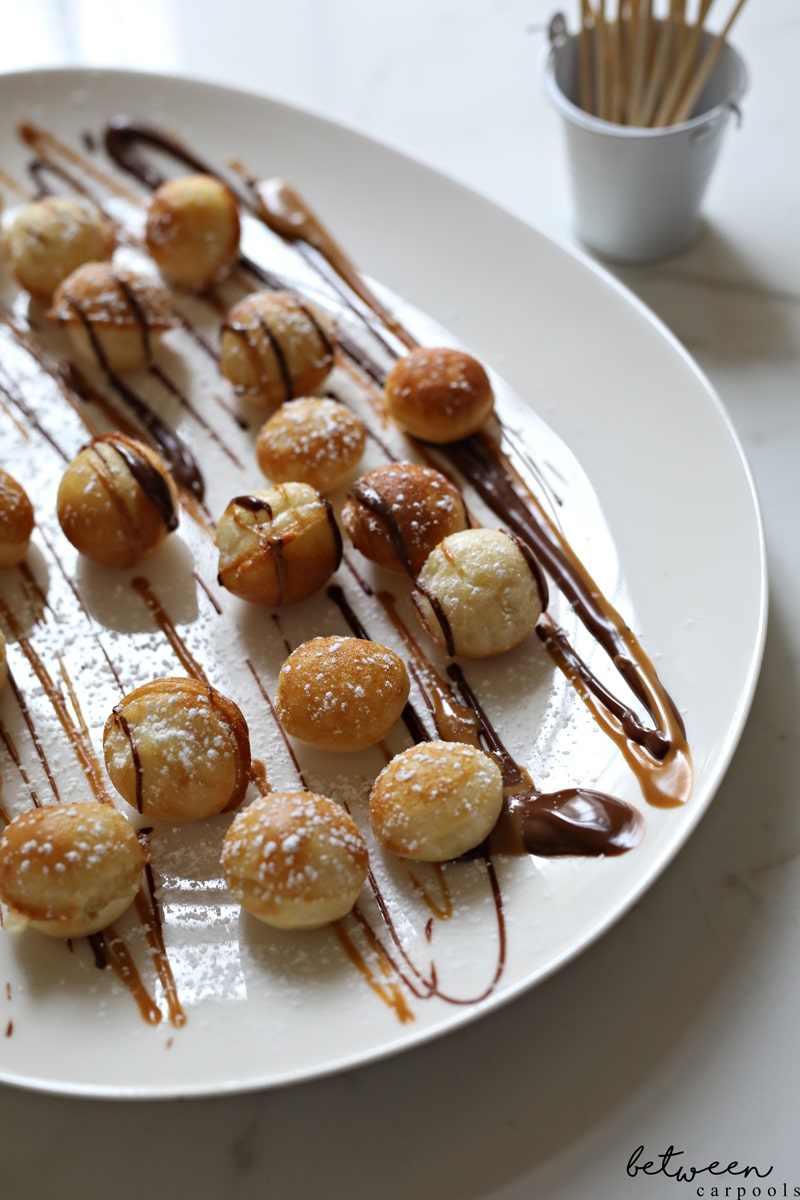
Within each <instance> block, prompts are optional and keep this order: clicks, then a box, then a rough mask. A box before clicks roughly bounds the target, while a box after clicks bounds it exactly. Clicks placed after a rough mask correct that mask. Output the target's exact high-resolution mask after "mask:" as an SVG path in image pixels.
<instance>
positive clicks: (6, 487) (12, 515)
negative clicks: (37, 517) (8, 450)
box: [0, 467, 34, 568]
mask: <svg viewBox="0 0 800 1200" xmlns="http://www.w3.org/2000/svg"><path fill="white" fill-rule="evenodd" d="M33 526H34V513H33V505H32V504H31V502H30V500H29V498H28V493H27V492H26V491H25V489H24V487H23V486H22V484H21V483H18V482H17V480H16V479H15V478H14V477H13V475H9V473H8V471H4V470H3V468H2V467H0V568H2V567H15V566H17V565H18V564H19V563H21V562H22V561H23V559H24V558H25V555H26V554H27V553H28V546H29V545H30V540H31V534H32V533H33Z"/></svg>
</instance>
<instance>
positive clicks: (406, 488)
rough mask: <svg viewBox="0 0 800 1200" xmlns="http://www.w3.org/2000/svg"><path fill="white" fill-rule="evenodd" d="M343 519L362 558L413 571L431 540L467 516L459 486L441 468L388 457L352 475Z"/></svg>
mask: <svg viewBox="0 0 800 1200" xmlns="http://www.w3.org/2000/svg"><path fill="white" fill-rule="evenodd" d="M342 524H343V525H344V527H345V530H346V532H347V534H348V536H349V538H350V540H351V541H352V543H353V545H354V546H355V547H356V549H357V550H360V551H361V553H362V554H363V555H364V557H365V558H368V559H370V560H371V561H372V562H375V563H378V565H379V566H381V567H387V568H388V569H389V570H390V571H406V572H407V573H408V574H409V575H416V574H418V572H419V571H420V570H421V569H422V564H423V563H424V562H425V559H426V558H427V557H428V555H429V554H430V552H431V550H433V548H434V546H436V545H438V544H439V542H440V541H441V540H442V538H445V537H447V536H448V534H451V533H457V532H458V531H459V530H461V529H466V528H467V526H468V525H469V520H468V518H467V510H466V508H465V507H464V501H463V500H462V498H461V494H460V492H459V491H458V488H456V487H455V485H454V484H452V483H451V482H450V480H449V479H446V478H445V476H444V475H442V474H440V473H439V471H434V470H433V468H431V467H420V466H417V464H416V463H388V464H387V465H386V466H382V467H376V468H375V469H374V470H373V471H368V472H367V474H366V475H363V476H362V477H361V479H358V480H356V482H355V483H354V484H353V486H352V487H351V488H350V490H349V493H348V499H347V500H346V502H345V505H344V508H343V509H342Z"/></svg>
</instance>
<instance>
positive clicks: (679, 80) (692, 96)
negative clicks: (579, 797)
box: [578, 0, 745, 129]
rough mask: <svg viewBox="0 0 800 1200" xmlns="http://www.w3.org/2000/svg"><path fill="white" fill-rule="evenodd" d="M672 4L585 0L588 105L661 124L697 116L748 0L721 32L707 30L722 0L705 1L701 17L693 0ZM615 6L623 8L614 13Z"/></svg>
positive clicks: (625, 119) (583, 75)
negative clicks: (662, 8)
mask: <svg viewBox="0 0 800 1200" xmlns="http://www.w3.org/2000/svg"><path fill="white" fill-rule="evenodd" d="M668 3H669V9H668V11H667V12H665V13H664V14H663V15H661V16H659V15H658V13H657V12H656V11H655V5H654V3H653V0H581V24H580V29H579V32H578V57H579V69H580V104H581V107H582V108H583V109H585V110H586V112H590V113H593V114H594V115H595V116H598V117H601V118H603V119H604V120H606V121H614V122H616V123H617V124H620V125H639V126H650V127H652V128H656V129H658V128H663V127H664V126H665V125H677V124H679V123H680V122H681V121H686V120H687V119H688V118H689V117H690V116H691V114H692V110H693V109H694V107H695V105H696V104H697V101H698V99H699V97H700V95H701V93H702V91H703V88H704V87H705V85H706V84H707V83H708V80H709V78H710V76H711V72H712V70H713V69H714V65H715V63H716V62H717V59H718V58H719V55H720V52H721V51H722V48H723V46H724V45H725V41H726V39H727V37H728V34H729V33H730V30H731V26H732V25H733V23H734V21H735V20H736V18H737V17H738V15H739V13H740V11H741V9H742V8H743V7H744V4H745V0H736V3H735V4H734V7H733V11H732V12H731V13H730V15H729V17H728V19H727V21H726V22H725V25H724V26H723V28H722V30H721V31H720V32H719V33H718V34H716V36H713V37H707V36H706V34H707V32H708V31H707V29H706V21H707V19H708V16H709V12H710V9H711V6H712V4H713V3H714V0H697V10H696V12H695V13H694V15H693V16H692V15H691V14H690V13H689V12H688V11H687V8H688V4H687V0H668ZM613 5H615V6H616V12H614V11H611V12H607V9H610V8H612V6H613Z"/></svg>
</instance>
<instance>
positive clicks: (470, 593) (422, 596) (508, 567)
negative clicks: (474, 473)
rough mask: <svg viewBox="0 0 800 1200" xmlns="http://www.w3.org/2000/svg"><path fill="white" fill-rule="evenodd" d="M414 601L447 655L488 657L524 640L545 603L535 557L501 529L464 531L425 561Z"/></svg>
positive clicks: (440, 544) (433, 552)
mask: <svg viewBox="0 0 800 1200" xmlns="http://www.w3.org/2000/svg"><path fill="white" fill-rule="evenodd" d="M412 599H413V601H414V605H415V607H416V609H417V615H418V616H419V619H420V621H421V623H422V626H423V628H424V629H425V632H426V633H427V634H428V635H429V636H430V637H431V638H432V639H433V641H434V642H436V644H437V645H438V646H442V647H443V648H444V649H446V650H447V653H448V654H459V655H461V656H462V657H464V658H487V657H489V656H490V655H493V654H502V653H503V652H504V651H505V650H510V649H511V647H512V646H516V645H517V644H518V643H519V642H521V641H522V639H523V638H525V637H527V635H528V634H529V633H530V631H531V630H532V629H533V627H534V625H535V624H536V622H537V621H538V620H539V617H540V616H541V613H542V610H543V608H544V606H545V604H546V603H547V587H546V583H545V580H544V576H543V575H542V573H541V571H540V569H539V566H538V564H537V563H536V561H535V559H534V557H533V554H532V553H531V551H530V550H529V549H528V547H527V546H525V545H524V544H523V543H522V542H521V541H519V539H518V538H516V537H514V536H513V535H511V534H508V533H505V532H504V531H503V530H501V529H465V530H464V531H463V532H462V533H454V534H452V535H451V536H450V537H447V538H445V539H444V541H442V542H440V543H439V545H438V546H437V547H436V549H435V550H432V551H431V553H430V554H429V555H428V558H427V559H426V560H425V565H424V566H423V568H422V570H421V571H420V573H419V576H418V577H417V590H416V591H415V592H414V593H413V595H412Z"/></svg>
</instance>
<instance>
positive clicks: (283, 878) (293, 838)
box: [221, 791, 368, 929]
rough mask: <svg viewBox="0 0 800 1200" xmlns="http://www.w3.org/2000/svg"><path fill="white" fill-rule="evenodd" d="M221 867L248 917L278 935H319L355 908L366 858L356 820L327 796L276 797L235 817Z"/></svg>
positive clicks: (293, 794)
mask: <svg viewBox="0 0 800 1200" xmlns="http://www.w3.org/2000/svg"><path fill="white" fill-rule="evenodd" d="M221 861H222V870H223V874H224V875H225V880H226V882H227V884H228V887H229V888H230V891H231V894H232V895H233V897H234V899H235V900H237V901H238V902H239V904H241V906H242V908H244V909H245V910H246V911H247V912H249V913H252V915H253V916H255V917H258V919H259V920H261V921H264V922H265V923H266V924H267V925H272V926H275V927H276V928H278V929H316V928H318V927H319V926H321V925H327V924H329V923H330V922H331V921H338V920H340V918H342V917H344V916H346V915H347V913H348V912H349V911H350V909H351V908H352V907H353V905H354V904H355V902H356V899H357V898H358V893H359V892H360V891H361V888H362V886H363V883H364V880H365V879H366V877H367V867H368V853H367V847H366V843H365V841H364V838H363V837H362V835H361V832H360V830H359V828H358V826H357V825H356V823H355V821H353V819H352V817H351V816H350V815H349V814H348V813H347V812H345V810H344V809H343V808H342V807H340V805H338V804H336V803H335V802H334V801H333V800H330V799H328V797H327V796H320V795H318V794H316V793H314V792H301V791H297V792H272V793H270V794H269V795H267V796H260V797H259V798H258V799H257V800H255V801H254V802H253V803H252V804H251V805H250V806H249V807H248V808H247V809H245V811H244V812H242V813H239V815H238V816H237V817H236V818H235V819H234V821H233V824H232V825H231V827H230V829H229V830H228V832H227V834H226V835H225V840H224V842H223V844H222V855H221Z"/></svg>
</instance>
